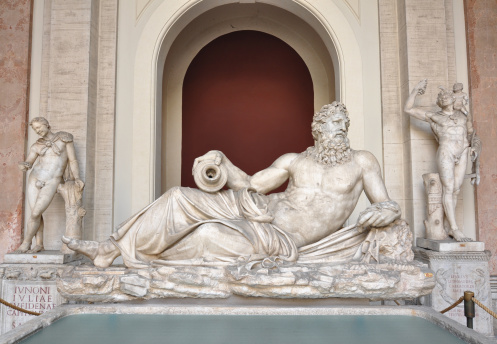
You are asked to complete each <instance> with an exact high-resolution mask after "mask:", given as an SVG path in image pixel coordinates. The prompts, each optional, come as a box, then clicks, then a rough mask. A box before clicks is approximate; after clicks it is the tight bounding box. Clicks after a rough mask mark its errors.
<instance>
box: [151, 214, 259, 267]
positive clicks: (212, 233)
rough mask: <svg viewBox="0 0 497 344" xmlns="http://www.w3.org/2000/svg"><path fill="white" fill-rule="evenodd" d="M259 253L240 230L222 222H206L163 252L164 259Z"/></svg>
mask: <svg viewBox="0 0 497 344" xmlns="http://www.w3.org/2000/svg"><path fill="white" fill-rule="evenodd" d="M255 253H258V252H256V249H255V248H254V246H253V245H252V244H251V243H250V241H249V240H248V239H247V238H246V237H245V236H244V235H242V234H241V233H239V232H238V231H236V230H234V229H232V228H229V227H227V226H225V225H223V224H220V223H215V222H214V223H206V224H203V225H201V226H199V227H198V228H197V229H196V230H195V231H194V232H193V233H191V234H190V235H189V236H187V237H185V238H184V239H182V240H181V241H180V242H178V243H177V244H175V245H173V246H172V247H171V248H169V249H167V250H166V251H165V252H164V253H163V254H161V256H160V259H163V260H185V259H195V258H223V257H240V256H249V255H252V254H255Z"/></svg>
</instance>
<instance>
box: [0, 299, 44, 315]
mask: <svg viewBox="0 0 497 344" xmlns="http://www.w3.org/2000/svg"><path fill="white" fill-rule="evenodd" d="M0 303H2V304H4V305H5V306H7V307H10V308H12V309H15V310H16V311H19V312H23V313H26V314H31V315H41V313H37V312H31V311H28V310H27V309H24V308H21V307H17V306H16V305H14V304H12V303H10V302H7V301H5V300H4V299H2V298H0Z"/></svg>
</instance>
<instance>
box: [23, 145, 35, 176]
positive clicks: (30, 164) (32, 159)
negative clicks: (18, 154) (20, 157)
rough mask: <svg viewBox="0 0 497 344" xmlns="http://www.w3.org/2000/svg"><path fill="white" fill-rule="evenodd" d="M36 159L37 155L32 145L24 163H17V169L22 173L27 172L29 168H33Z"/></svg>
mask: <svg viewBox="0 0 497 344" xmlns="http://www.w3.org/2000/svg"><path fill="white" fill-rule="evenodd" d="M36 158H38V153H37V152H36V150H35V148H34V145H33V146H31V148H30V149H29V154H28V157H27V158H26V161H22V162H19V169H20V170H21V171H23V172H26V171H27V170H29V169H31V167H33V164H34V162H35V161H36Z"/></svg>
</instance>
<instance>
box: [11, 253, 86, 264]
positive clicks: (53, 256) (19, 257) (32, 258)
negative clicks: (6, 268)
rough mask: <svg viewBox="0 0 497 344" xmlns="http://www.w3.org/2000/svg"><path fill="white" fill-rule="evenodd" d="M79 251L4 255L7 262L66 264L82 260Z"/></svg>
mask: <svg viewBox="0 0 497 344" xmlns="http://www.w3.org/2000/svg"><path fill="white" fill-rule="evenodd" d="M82 258H83V256H82V255H80V254H77V253H71V254H65V253H62V252H60V251H55V250H54V251H42V252H37V253H9V254H6V255H5V257H4V261H3V262H4V263H6V264H66V263H70V262H73V261H77V260H81V259H82Z"/></svg>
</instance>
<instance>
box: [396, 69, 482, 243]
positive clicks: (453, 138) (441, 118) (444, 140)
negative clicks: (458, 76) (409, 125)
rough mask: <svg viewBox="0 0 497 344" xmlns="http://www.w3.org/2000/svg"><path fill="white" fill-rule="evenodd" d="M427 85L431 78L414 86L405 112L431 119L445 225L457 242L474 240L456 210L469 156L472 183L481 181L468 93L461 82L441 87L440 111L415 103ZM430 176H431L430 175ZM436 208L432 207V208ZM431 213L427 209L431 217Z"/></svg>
mask: <svg viewBox="0 0 497 344" xmlns="http://www.w3.org/2000/svg"><path fill="white" fill-rule="evenodd" d="M427 84H428V81H427V80H426V79H424V80H421V81H420V82H419V83H418V84H417V85H416V86H415V87H414V89H413V90H412V92H411V93H410V94H409V97H408V98H407V101H406V104H405V107H404V111H405V112H406V113H407V114H408V115H410V116H412V117H414V118H417V119H419V120H422V121H425V122H428V123H429V124H430V127H431V130H432V132H433V134H434V135H435V138H436V139H437V141H438V150H437V156H436V162H437V167H438V173H439V176H440V182H441V184H442V204H443V209H444V213H445V219H446V222H447V223H446V224H445V225H444V227H445V228H446V231H447V234H448V235H449V236H451V237H453V238H454V239H455V240H456V241H472V240H471V239H470V238H467V237H466V236H465V235H464V234H463V233H462V232H461V230H459V227H458V225H457V223H456V215H455V210H456V205H457V196H458V194H459V192H460V191H461V187H462V184H463V181H464V178H465V176H466V168H467V164H468V158H469V157H471V160H472V161H473V162H475V166H476V170H475V173H473V174H472V175H471V177H472V183H473V184H475V183H476V184H478V183H479V178H480V177H479V173H478V165H479V163H478V158H479V154H480V151H481V142H480V140H479V138H478V136H477V135H476V133H475V132H474V129H473V124H472V120H471V116H470V115H469V113H468V110H467V108H466V105H467V103H468V98H467V95H466V93H464V92H462V89H463V87H462V84H460V83H456V84H455V85H454V87H453V91H449V90H446V89H444V88H443V87H440V89H441V91H440V92H439V93H438V97H437V105H438V106H439V107H440V108H441V109H440V110H439V111H427V110H426V109H424V108H422V107H415V106H414V102H415V99H416V97H417V96H418V95H422V94H424V93H425V90H426V86H427ZM427 178H428V179H430V177H427ZM431 183H432V184H433V187H435V184H436V180H435V179H433V178H431ZM427 192H428V193H429V194H430V193H433V192H432V191H427ZM435 193H436V192H435ZM429 202H430V200H429ZM434 209H435V208H434V207H433V209H432V210H434ZM432 213H433V212H432V211H431V210H430V209H428V214H429V216H431V215H432ZM436 221H439V219H437V218H433V219H429V220H428V222H429V223H431V222H433V223H436ZM430 228H431V227H430ZM430 236H431V237H433V238H437V239H438V240H441V238H442V237H443V236H444V235H443V233H440V230H438V231H437V234H433V235H432V233H429V234H428V237H430Z"/></svg>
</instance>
